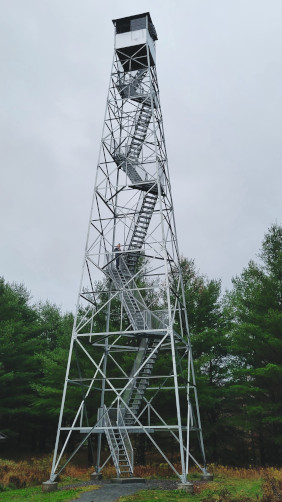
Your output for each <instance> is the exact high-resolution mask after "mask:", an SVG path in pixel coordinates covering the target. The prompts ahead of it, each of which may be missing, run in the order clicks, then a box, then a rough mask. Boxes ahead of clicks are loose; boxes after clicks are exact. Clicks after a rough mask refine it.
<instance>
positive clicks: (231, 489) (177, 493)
mask: <svg viewBox="0 0 282 502" xmlns="http://www.w3.org/2000/svg"><path fill="white" fill-rule="evenodd" d="M231 496H232V497H231ZM261 496H262V482H261V480H254V481H250V480H247V481H246V480H245V481H244V482H243V481H240V480H238V481H237V480H232V482H227V481H225V483H224V484H222V483H221V482H217V481H216V482H214V483H207V484H205V487H204V488H203V489H201V488H200V487H199V486H197V485H196V487H195V494H194V495H192V494H188V493H186V492H185V491H184V490H142V492H139V493H137V494H136V495H131V496H128V497H122V498H120V499H119V502H155V501H156V500H159V501H161V502H173V501H176V500H177V501H179V502H180V501H182V502H186V501H187V502H188V501H194V502H196V501H203V500H205V501H213V500H215V501H218V502H221V501H222V502H224V501H226V502H229V501H230V502H231V500H232V501H233V500H234V501H236V502H237V501H238V502H239V501H240V500H242V501H243V500H250V501H257V500H261Z"/></svg>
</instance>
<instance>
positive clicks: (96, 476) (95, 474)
mask: <svg viewBox="0 0 282 502" xmlns="http://www.w3.org/2000/svg"><path fill="white" fill-rule="evenodd" d="M102 478H103V474H101V473H100V472H91V474H90V481H100V480H101V479H102Z"/></svg>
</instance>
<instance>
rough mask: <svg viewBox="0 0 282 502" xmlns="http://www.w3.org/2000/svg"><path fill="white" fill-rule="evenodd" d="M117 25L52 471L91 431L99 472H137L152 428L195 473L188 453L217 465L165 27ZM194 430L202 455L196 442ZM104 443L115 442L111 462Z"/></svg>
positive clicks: (159, 445) (147, 21) (140, 20)
mask: <svg viewBox="0 0 282 502" xmlns="http://www.w3.org/2000/svg"><path fill="white" fill-rule="evenodd" d="M113 23H114V26H115V50H114V58H113V65H112V71H111V78H110V85H109V91H108V97H107V104H106V113H105V119H104V128H103V134H102V141H101V148H100V156H99V163H98V167H97V172H96V180H95V188H94V195H93V203H92V209H91V216H90V222H89V229H88V235H87V243H86V248H85V259H84V264H83V269H82V277H81V284H80V290H79V297H78V303H77V308H76V315H75V321H74V327H73V333H72V338H71V344H70V352H69V358H68V363H67V370H66V379H65V384H64V390H63V397H62V405H61V412H60V417H59V424H58V432H57V439H56V444H55V452H54V460H53V466H52V472H51V477H50V480H51V481H54V480H55V479H56V477H57V476H58V474H59V473H60V472H61V470H62V469H63V468H64V467H65V465H66V463H67V462H68V461H69V460H70V459H71V458H72V457H73V455H74V454H75V453H76V452H77V451H78V449H79V448H80V447H81V446H82V445H83V444H84V443H85V441H86V440H87V439H88V438H89V437H91V436H92V434H96V435H97V436H96V438H97V441H96V443H97V445H98V446H97V451H96V471H97V472H100V471H101V470H102V469H103V467H104V465H105V464H106V462H107V461H108V460H109V459H111V458H112V460H113V463H114V465H115V468H116V471H117V476H118V477H119V476H123V475H124V476H127V475H128V476H130V475H133V470H134V459H133V448H132V443H131V441H132V438H133V435H134V434H135V433H143V434H146V436H147V438H149V440H150V441H151V442H152V444H153V446H154V447H155V448H156V449H157V450H158V452H159V453H160V454H161V455H162V456H163V457H164V460H165V462H167V463H168V464H169V465H170V467H171V468H172V470H173V471H175V473H176V474H177V475H178V476H179V478H180V480H181V482H182V483H185V482H186V480H187V474H188V464H189V460H190V459H192V460H193V461H194V462H195V463H196V464H197V465H198V466H199V468H200V469H201V470H202V472H203V473H204V474H207V471H206V461H205V453H204V444H203V437H202V429H201V422H200V414H199V406H198V399H197V389H196V381H195V374H194V366H193V358H192V351H191V344H190V338H189V329H188V320H187V313H186V307H185V296H184V289H183V282H182V274H181V267H180V256H179V251H178V244H177V236H176V229H175V221H174V211H173V201H172V194H171V185H170V178H169V171H168V164H167V154H166V147H165V138H164V130H163V120H162V113H161V106H160V99H159V88H158V80H157V72H156V53H155V44H156V40H157V34H156V30H155V28H154V25H153V23H152V21H151V17H150V14H149V13H144V14H140V15H136V16H131V17H127V18H122V19H116V20H114V21H113ZM118 243H121V247H120V250H118V248H117V244H118ZM167 408H169V413H168V410H167ZM73 409H75V411H74V412H73V411H72V410H73ZM191 431H195V432H196V437H197V438H198V443H197V444H198V447H197V448H198V450H197V449H196V451H197V452H198V453H196V454H197V455H199V456H200V461H198V460H196V458H195V456H194V454H193V455H192V454H191V452H190V446H189V445H190V432H191ZM162 434H166V437H167V435H168V434H169V435H171V436H172V437H173V439H174V441H175V444H176V445H177V448H178V451H179V454H180V455H179V456H180V460H181V473H178V472H177V471H176V469H175V467H174V466H173V465H172V463H171V462H170V461H169V459H168V458H167V455H166V452H165V451H164V450H165V449H164V447H163V444H164V440H163V439H162ZM75 435H77V436H79V440H78V443H75V442H74V436H75ZM103 438H104V439H103ZM102 441H105V442H106V444H107V445H108V458H107V460H106V461H105V462H104V465H101V461H100V458H101V444H102ZM70 445H73V450H74V451H73V453H72V454H70V455H69V458H68V460H67V462H66V461H63V460H62V456H63V455H65V454H66V451H68V450H69V446H70ZM75 445H76V446H75ZM67 447H68V448H67Z"/></svg>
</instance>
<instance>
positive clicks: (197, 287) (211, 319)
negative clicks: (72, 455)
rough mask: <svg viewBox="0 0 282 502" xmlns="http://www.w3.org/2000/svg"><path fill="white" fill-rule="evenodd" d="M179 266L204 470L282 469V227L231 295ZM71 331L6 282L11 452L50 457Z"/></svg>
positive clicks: (66, 317)
mask: <svg viewBox="0 0 282 502" xmlns="http://www.w3.org/2000/svg"><path fill="white" fill-rule="evenodd" d="M181 266H182V272H183V279H184V288H185V297H186V304H187V310H188V316H189V326H190V334H191V339H192V346H193V355H194V362H195V370H196V377H197V386H198V396H199V402H200V411H201V419H202V427H203V432H204V440H205V447H206V453H207V459H208V462H217V463H223V464H231V465H250V464H252V465H278V464H281V458H282V329H281V328H282V310H281V309H282V227H281V226H279V225H278V224H274V225H272V226H271V227H270V228H269V229H268V231H267V232H266V234H265V236H264V239H263V242H262V245H261V250H260V253H259V255H258V260H257V261H253V260H252V261H250V262H249V263H248V264H247V266H246V267H245V268H244V269H243V271H242V273H241V274H240V275H238V276H236V277H234V278H233V280H232V288H231V290H230V291H227V292H225V293H223V292H222V290H221V282H220V280H216V279H209V278H208V277H207V276H205V275H203V274H201V273H200V272H199V271H198V270H197V268H196V266H195V263H194V261H193V260H188V259H186V258H183V259H182V263H181ZM117 316H118V313H117ZM72 325H73V314H72V313H71V312H69V313H62V311H61V309H60V308H59V307H58V306H56V305H55V304H52V303H50V302H45V303H42V302H39V303H36V304H32V299H31V295H30V293H29V292H28V290H27V289H26V287H25V286H24V285H18V284H15V283H13V284H9V283H7V282H6V281H5V280H4V278H2V279H0V431H1V432H3V433H4V434H6V435H7V436H8V440H7V443H6V446H5V448H9V449H11V448H16V449H17V451H21V450H24V449H25V448H28V449H29V450H30V449H31V450H34V451H40V452H41V451H42V452H43V451H51V450H52V448H53V445H54V438H55V433H56V428H57V421H58V415H59V409H60V404H61V397H62V386H63V382H64V378H65V370H66V364H67V358H68V351H69V341H70V334H71V332H72ZM164 364H165V362H164ZM128 365H129V367H130V362H128ZM73 392H74V394H75V393H77V392H78V389H74V391H73ZM67 406H68V403H67ZM69 406H70V413H71V402H70V403H69ZM1 448H2V447H1Z"/></svg>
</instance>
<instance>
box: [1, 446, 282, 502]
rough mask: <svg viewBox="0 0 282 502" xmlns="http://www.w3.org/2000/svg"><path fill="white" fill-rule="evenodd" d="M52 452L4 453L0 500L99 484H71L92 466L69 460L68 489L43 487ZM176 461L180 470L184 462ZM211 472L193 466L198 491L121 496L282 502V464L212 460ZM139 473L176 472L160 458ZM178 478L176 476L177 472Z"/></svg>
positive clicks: (58, 496)
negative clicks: (234, 464) (233, 464)
mask: <svg viewBox="0 0 282 502" xmlns="http://www.w3.org/2000/svg"><path fill="white" fill-rule="evenodd" d="M50 465H51V457H50V456H46V457H41V458H32V459H30V460H29V461H20V462H15V461H11V460H3V459H0V502H1V501H2V500H3V501H5V502H9V501H13V502H18V501H22V500H26V501H28V502H45V501H49V502H60V501H65V502H67V501H70V500H75V499H76V498H79V497H80V495H81V494H82V493H83V492H87V491H91V490H94V489H95V488H99V487H97V486H96V487H95V486H93V485H91V486H87V487H85V486H84V487H82V486H77V487H75V488H67V485H70V484H74V483H79V482H81V481H85V480H89V474H90V472H92V471H93V468H88V469H87V468H82V467H78V466H75V465H68V466H67V467H66V469H65V471H64V473H63V474H62V476H61V479H60V486H61V487H62V486H66V489H64V490H60V491H56V492H53V493H52V492H51V493H43V492H42V488H41V483H42V481H46V480H47V479H48V478H49V472H50ZM174 467H175V468H176V469H177V470H178V471H179V469H180V465H178V464H175V465H174ZM209 472H211V473H213V474H214V481H213V482H209V483H201V482H200V480H199V478H200V475H199V471H197V470H196V469H191V471H190V480H191V481H193V482H194V487H195V494H194V495H190V494H188V493H186V492H185V491H183V490H170V491H168V490H142V491H140V492H138V493H137V494H135V495H131V496H128V497H123V498H121V499H119V502H155V501H156V500H158V501H160V502H173V501H176V500H177V501H179V502H181V501H182V502H188V501H194V502H198V501H200V502H255V501H256V502H278V501H280V502H281V501H282V470H281V469H276V468H267V469H263V468H252V467H250V468H248V469H241V468H230V467H225V466H216V465H211V466H210V468H209ZM115 475H116V474H115V471H114V467H113V466H111V465H108V466H106V468H105V469H104V470H103V476H104V478H110V477H114V476H115ZM135 476H137V477H144V478H147V479H172V478H173V477H172V472H171V470H170V469H168V466H167V465H166V464H159V463H155V464H152V465H148V466H136V469H135ZM173 479H175V480H176V477H174V478H173Z"/></svg>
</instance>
